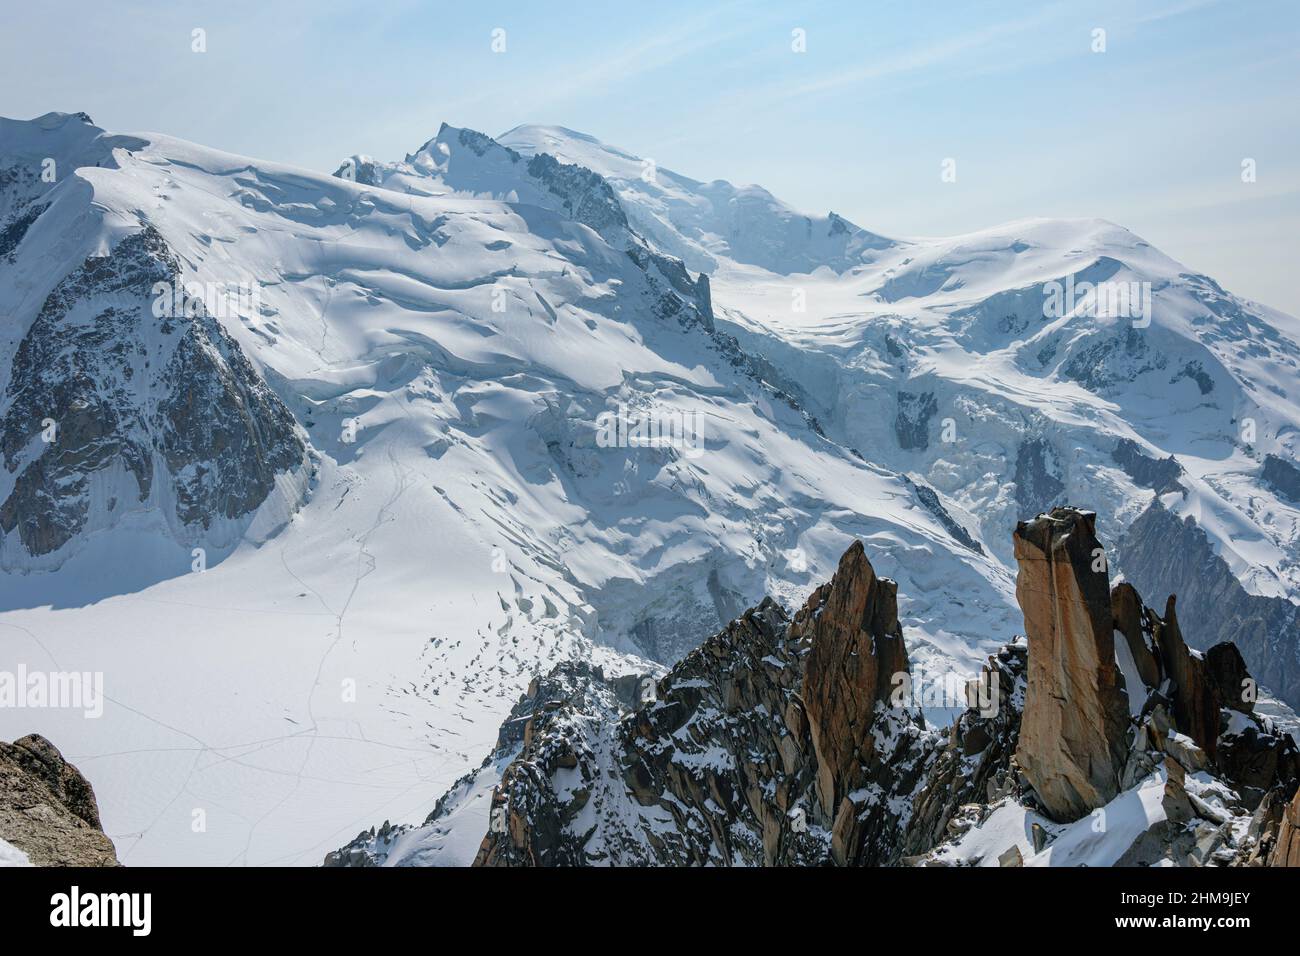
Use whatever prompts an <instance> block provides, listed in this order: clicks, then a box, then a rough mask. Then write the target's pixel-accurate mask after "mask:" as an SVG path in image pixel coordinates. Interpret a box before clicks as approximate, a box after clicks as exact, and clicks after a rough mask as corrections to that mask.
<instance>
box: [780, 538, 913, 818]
mask: <svg viewBox="0 0 1300 956" xmlns="http://www.w3.org/2000/svg"><path fill="white" fill-rule="evenodd" d="M810 608H811V609H812V611H811V613H810V612H809V609H810ZM790 637H791V639H792V640H796V641H798V640H802V641H804V642H805V643H807V644H808V646H809V652H808V659H807V664H806V669H805V671H804V676H803V684H802V686H801V688H800V694H801V697H802V700H803V704H804V708H805V710H806V712H807V714H808V727H809V730H810V732H811V734H812V743H813V747H814V748H815V750H816V754H817V765H818V773H817V796H818V799H819V801H820V803H821V809H822V819H823V820H827V821H829V820H830V819H832V818H833V817H834V816H835V814H836V812H837V811H838V809H839V807H840V805H841V801H842V800H843V799H844V797H845V795H846V794H847V793H848V792H849V791H851V790H855V789H857V788H858V787H859V786H860V785H861V783H862V773H861V770H862V767H863V765H865V764H869V763H870V762H871V760H872V758H873V756H874V745H873V741H872V738H871V735H870V730H871V727H872V724H873V723H874V721H875V716H876V709H877V706H878V705H881V704H884V703H885V702H886V701H887V699H888V697H889V694H890V691H891V690H892V689H893V688H894V687H895V686H897V685H898V681H897V680H896V675H904V676H905V675H907V674H908V672H909V671H910V668H909V666H908V662H907V650H906V648H904V646H903V631H902V628H901V627H900V626H899V624H898V587H897V585H895V584H894V582H893V581H889V580H883V579H881V578H878V577H876V573H875V571H874V570H873V569H872V567H871V562H869V561H868V560H867V555H866V552H865V551H864V550H863V548H862V543H861V542H860V541H855V542H854V543H853V545H852V547H850V548H849V549H848V551H846V552H845V553H844V556H843V557H842V558H840V565H839V569H838V570H837V571H836V572H835V577H834V578H832V579H831V582H830V584H824V585H822V586H821V587H820V588H818V589H817V590H816V591H814V592H813V595H812V597H810V598H809V599H808V605H807V606H805V608H804V611H803V612H801V613H800V614H799V616H798V617H796V618H795V621H794V625H793V626H792V627H791V628H790Z"/></svg>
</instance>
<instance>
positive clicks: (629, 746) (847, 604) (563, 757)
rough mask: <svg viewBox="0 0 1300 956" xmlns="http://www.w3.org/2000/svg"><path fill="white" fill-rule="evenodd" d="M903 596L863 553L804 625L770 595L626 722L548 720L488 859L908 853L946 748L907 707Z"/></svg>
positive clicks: (531, 744)
mask: <svg viewBox="0 0 1300 956" xmlns="http://www.w3.org/2000/svg"><path fill="white" fill-rule="evenodd" d="M896 602H897V595H896V589H895V585H894V583H893V582H892V581H889V580H887V579H883V578H880V577H878V576H877V575H876V574H875V572H874V570H873V569H872V567H871V564H870V562H869V561H868V560H867V558H866V554H865V552H864V550H863V548H862V546H861V545H860V544H855V545H854V546H853V547H851V548H850V549H849V550H848V551H847V552H846V553H845V555H844V557H843V558H842V559H841V561H840V566H839V569H838V571H837V572H836V574H835V577H834V578H833V579H832V581H831V582H830V583H829V584H827V585H824V586H822V587H820V588H818V589H817V591H816V592H814V594H813V595H812V596H811V597H810V598H809V600H808V602H807V604H806V605H805V606H804V607H803V608H802V609H801V610H800V611H799V612H798V614H796V615H795V617H794V619H793V620H791V619H790V618H789V617H788V615H787V614H786V612H785V611H784V610H783V609H782V608H781V607H780V606H779V605H777V604H776V603H775V602H773V601H772V600H770V599H767V600H765V601H764V602H763V603H762V604H760V605H759V606H758V607H756V608H752V609H750V610H749V611H746V612H745V613H744V614H743V615H742V616H741V617H740V618H738V619H736V620H735V621H733V622H731V624H730V625H728V627H727V628H726V629H725V630H723V631H722V632H721V633H720V634H718V635H716V636H715V637H713V638H711V639H710V640H708V641H706V642H705V643H704V644H703V645H701V646H700V647H699V648H697V649H696V650H694V651H692V652H691V653H690V654H688V655H687V656H686V657H685V658H684V659H683V660H682V661H681V662H680V663H679V664H678V665H677V666H676V667H674V668H673V669H672V671H671V672H670V673H669V674H668V675H667V676H666V677H664V678H663V679H662V680H660V681H658V682H657V684H655V685H653V689H652V690H650V691H649V694H650V696H651V698H652V699H651V700H650V701H648V702H646V703H645V704H643V705H642V706H640V707H638V708H637V709H636V710H635V711H633V712H632V713H630V714H627V715H625V716H623V717H622V718H618V719H616V722H614V724H613V726H612V727H611V726H609V722H610V717H611V707H610V705H609V703H608V700H607V702H606V703H605V705H603V706H600V705H599V704H598V705H597V706H594V707H593V706H592V704H593V701H592V699H591V697H590V695H586V696H587V700H586V702H585V704H583V705H581V706H577V705H572V704H570V703H568V702H566V703H564V704H561V705H559V706H558V707H555V708H551V709H547V708H542V709H541V710H535V711H534V713H533V715H532V717H531V718H530V719H529V720H528V722H527V723H526V724H525V726H526V728H527V729H526V730H525V740H524V744H523V749H522V751H521V752H520V754H519V756H518V758H516V760H515V761H514V762H513V763H512V764H511V766H510V767H509V768H508V769H507V770H506V771H505V773H504V775H503V778H502V783H501V786H500V788H499V790H498V793H497V797H496V800H497V805H498V808H499V809H498V810H497V819H498V820H499V826H497V827H496V828H495V829H494V830H492V831H490V832H489V833H488V835H487V837H486V838H485V839H484V842H483V846H482V848H481V849H480V852H479V856H478V859H477V861H476V863H477V864H478V865H485V866H503V865H504V866H513V865H547V864H560V865H574V864H592V863H621V864H646V863H653V864H667V865H706V864H712V865H789V864H796V865H817V864H822V863H828V862H834V863H840V864H864V863H887V862H890V861H892V860H895V859H897V857H898V856H899V855H900V854H901V852H902V849H903V835H904V831H905V823H906V819H907V817H908V816H909V812H908V811H907V809H906V808H907V807H908V806H909V804H910V801H911V798H912V794H913V791H914V790H915V788H916V787H917V786H918V784H919V783H920V781H921V780H922V778H923V776H924V770H925V767H926V765H927V763H928V761H929V759H930V755H931V752H932V750H933V749H934V746H935V745H936V744H937V741H938V738H937V736H936V735H934V734H930V733H928V732H927V731H926V730H925V727H924V722H923V721H922V719H921V718H920V715H919V713H918V712H916V711H914V710H912V709H911V708H910V707H909V706H908V705H909V703H910V702H909V701H908V700H906V699H898V700H895V699H894V692H895V691H896V690H898V689H899V688H900V687H904V686H905V680H903V679H900V678H905V677H906V675H907V655H906V650H905V648H904V646H903V639H902V633H901V628H900V627H899V623H898V617H897V603H896ZM595 693H596V695H597V702H598V701H599V700H600V699H602V697H603V696H604V695H606V694H607V693H608V692H606V691H601V690H600V689H597V690H596V691H595ZM601 714H603V720H604V721H605V730H606V733H604V734H602V733H601V723H602V721H601V720H600V719H595V718H598V717H599V716H600V715H601ZM922 741H929V743H928V744H923V743H922ZM611 777H612V778H613V779H612V780H611Z"/></svg>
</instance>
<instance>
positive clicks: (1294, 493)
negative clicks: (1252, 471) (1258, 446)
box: [1260, 455, 1300, 503]
mask: <svg viewBox="0 0 1300 956" xmlns="http://www.w3.org/2000/svg"><path fill="white" fill-rule="evenodd" d="M1260 477H1261V478H1263V479H1264V481H1265V482H1267V483H1268V484H1270V485H1272V486H1273V490H1274V491H1276V492H1277V493H1278V494H1280V495H1282V497H1284V498H1286V499H1288V500H1290V501H1294V502H1296V503H1300V468H1297V467H1296V466H1295V464H1294V463H1293V462H1290V461H1287V460H1286V459H1285V458H1281V457H1279V456H1277V455H1265V456H1264V470H1263V471H1262V472H1261V473H1260Z"/></svg>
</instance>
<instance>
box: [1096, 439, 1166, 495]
mask: <svg viewBox="0 0 1300 956" xmlns="http://www.w3.org/2000/svg"><path fill="white" fill-rule="evenodd" d="M1110 457H1111V459H1112V460H1113V461H1114V462H1115V464H1117V465H1119V466H1120V467H1121V468H1123V469H1124V473H1125V474H1126V475H1128V476H1129V477H1130V478H1132V479H1133V481H1134V482H1135V483H1137V484H1138V485H1141V486H1142V487H1143V488H1150V489H1152V490H1153V491H1155V493H1156V494H1158V495H1163V494H1165V493H1166V492H1168V491H1177V490H1178V488H1179V487H1180V485H1179V479H1180V478H1182V476H1183V466H1182V465H1180V464H1179V463H1178V459H1177V458H1175V457H1174V456H1173V455H1170V456H1169V457H1168V458H1151V457H1150V456H1148V455H1145V454H1143V452H1142V449H1141V447H1140V446H1139V445H1138V443H1137V442H1135V441H1133V440H1132V439H1130V438H1121V439H1120V440H1119V443H1118V444H1117V445H1116V446H1115V448H1114V450H1112V451H1111V453H1110Z"/></svg>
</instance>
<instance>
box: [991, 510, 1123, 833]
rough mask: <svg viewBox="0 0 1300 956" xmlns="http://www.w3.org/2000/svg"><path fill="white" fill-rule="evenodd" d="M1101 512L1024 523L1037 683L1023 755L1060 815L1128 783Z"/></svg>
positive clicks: (1100, 800) (1021, 586) (1023, 573)
mask: <svg viewBox="0 0 1300 956" xmlns="http://www.w3.org/2000/svg"><path fill="white" fill-rule="evenodd" d="M1095 524H1096V516H1095V515H1093V514H1091V513H1085V512H1080V511H1076V510H1073V509H1069V508H1056V509H1054V510H1053V511H1052V513H1051V514H1049V515H1039V516H1038V517H1037V518H1035V519H1034V520H1033V521H1022V522H1021V523H1020V524H1019V525H1017V526H1016V532H1015V539H1014V540H1015V555H1016V560H1017V561H1018V562H1019V564H1020V573H1019V575H1018V576H1017V578H1016V599H1017V600H1018V601H1019V602H1020V608H1021V610H1022V611H1024V614H1025V634H1026V635H1027V636H1028V638H1029V686H1028V692H1027V693H1026V696H1025V712H1024V719H1023V721H1022V723H1021V727H1020V742H1019V746H1018V748H1017V750H1016V761H1017V763H1018V764H1019V766H1020V770H1021V772H1023V774H1024V776H1025V778H1026V779H1027V780H1028V782H1029V784H1030V786H1031V787H1033V789H1034V792H1035V793H1036V794H1037V795H1038V798H1039V799H1040V801H1041V802H1042V804H1043V806H1044V808H1045V810H1046V811H1047V814H1048V815H1049V816H1050V817H1052V818H1053V819H1055V820H1061V821H1070V820H1077V819H1078V818H1079V817H1081V816H1083V815H1084V814H1086V813H1088V812H1089V811H1090V810H1094V809H1096V808H1097V807H1100V806H1103V805H1104V804H1106V803H1108V802H1109V801H1110V800H1112V799H1114V797H1115V796H1116V795H1117V794H1118V793H1119V791H1120V775H1121V773H1122V771H1123V767H1124V757H1125V752H1126V750H1127V740H1126V737H1125V735H1126V732H1127V729H1128V720H1129V715H1128V701H1127V697H1126V695H1125V689H1124V678H1123V676H1122V675H1121V674H1120V671H1119V667H1118V666H1117V665H1116V663H1115V640H1114V633H1115V630H1114V618H1113V615H1112V612H1111V600H1110V583H1109V580H1108V577H1107V573H1106V567H1105V563H1104V559H1099V556H1103V555H1104V552H1103V551H1102V549H1101V545H1100V544H1099V543H1098V541H1097V535H1096V532H1095Z"/></svg>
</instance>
